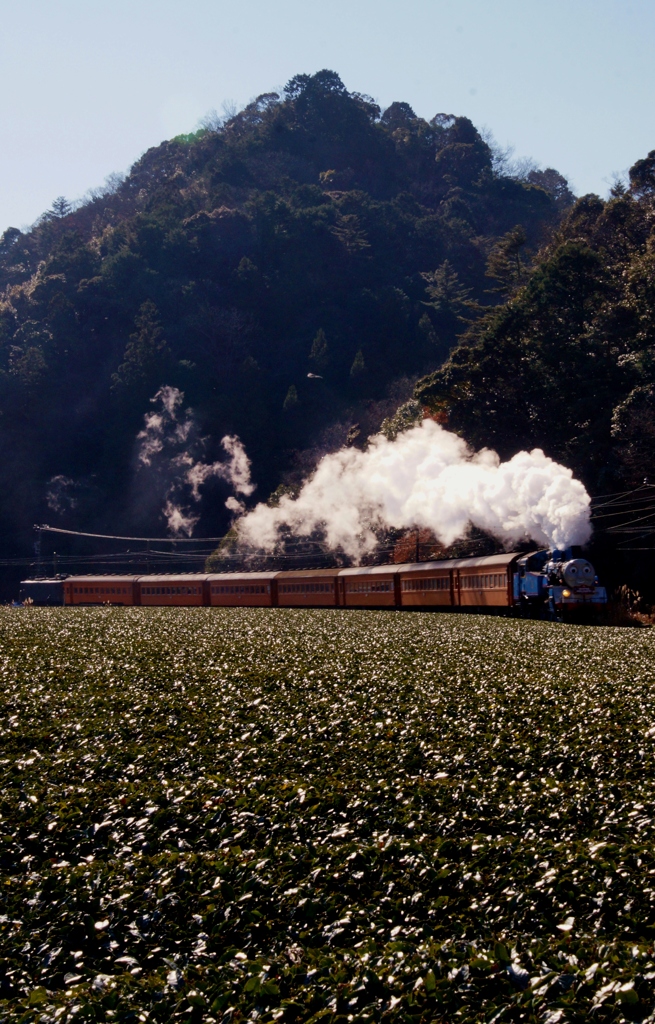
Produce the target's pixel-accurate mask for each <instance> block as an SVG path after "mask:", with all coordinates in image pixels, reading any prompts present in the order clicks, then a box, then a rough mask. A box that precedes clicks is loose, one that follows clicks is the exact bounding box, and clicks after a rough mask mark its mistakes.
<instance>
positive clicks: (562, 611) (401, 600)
mask: <svg viewBox="0 0 655 1024" xmlns="http://www.w3.org/2000/svg"><path fill="white" fill-rule="evenodd" d="M21 599H22V600H23V601H25V600H27V599H29V600H30V603H34V604H64V605H103V604H106V605H140V606H142V607H155V606H157V607H162V606H164V607H175V606H185V607H189V606H197V607H224V608H225V607H251V608H252V607H261V608H278V607H279V608H396V609H409V608H414V609H422V610H430V609H442V610H446V609H450V610H454V611H469V612H495V613H500V614H503V613H504V614H519V615H523V616H526V617H531V618H547V617H550V618H556V619H566V618H570V617H573V616H574V613H576V612H580V611H581V610H584V611H586V612H589V611H593V610H597V609H599V608H600V607H602V605H604V604H605V603H606V602H607V594H606V592H605V588H604V587H601V586H599V585H598V580H597V578H596V574H595V572H594V568H593V566H592V565H591V563H590V562H588V561H587V560H586V559H585V558H582V557H580V555H579V553H577V552H576V551H574V550H572V549H568V550H566V551H533V552H531V553H529V554H522V553H520V552H513V553H509V554H502V555H489V556H486V557H480V558H457V559H450V560H448V561H435V562H415V563H407V564H401V565H375V566H360V567H359V568H352V569H336V568H333V569H296V570H290V571H281V572H275V571H272V572H247V571H240V572H224V573H205V574H200V573H193V574H181V575H171V574H166V575H164V574H160V575H147V576H118V575H116V576H68V577H63V578H60V579H56V580H24V581H23V582H22V583H21Z"/></svg>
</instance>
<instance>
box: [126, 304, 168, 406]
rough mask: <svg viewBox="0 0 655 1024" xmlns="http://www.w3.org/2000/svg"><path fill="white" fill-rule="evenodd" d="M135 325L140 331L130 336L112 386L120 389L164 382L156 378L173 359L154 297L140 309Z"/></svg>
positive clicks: (156, 384) (137, 330)
mask: <svg viewBox="0 0 655 1024" xmlns="http://www.w3.org/2000/svg"><path fill="white" fill-rule="evenodd" d="M134 326H135V327H136V331H135V333H134V334H131V335H130V340H129V341H128V343H127V345H126V347H125V354H124V356H123V362H122V363H121V365H120V366H119V367H118V371H117V372H116V373H114V374H113V375H112V388H113V389H114V390H116V391H119V392H120V391H125V390H131V389H134V388H142V387H143V386H144V385H146V386H148V385H151V384H152V385H155V386H158V385H159V384H162V383H163V380H162V381H158V380H156V375H157V373H158V372H160V371H161V370H163V368H164V366H165V365H166V363H167V362H168V361H169V359H170V349H169V347H168V345H167V343H166V341H165V340H164V338H163V333H164V332H163V328H162V326H161V322H160V319H159V313H158V311H157V307H156V306H155V304H154V302H152V301H151V300H150V299H148V300H147V301H146V302H144V303H143V304H142V306H141V308H140V309H139V312H138V314H137V316H136V317H135V320H134Z"/></svg>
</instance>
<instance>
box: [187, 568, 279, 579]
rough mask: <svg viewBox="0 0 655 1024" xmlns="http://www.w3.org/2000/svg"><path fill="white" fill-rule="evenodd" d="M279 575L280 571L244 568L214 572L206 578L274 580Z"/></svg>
mask: <svg viewBox="0 0 655 1024" xmlns="http://www.w3.org/2000/svg"><path fill="white" fill-rule="evenodd" d="M279 575H280V574H279V573H278V572H265V571H264V570H261V571H257V572H248V570H247V569H244V570H243V571H242V572H236V571H235V572H212V573H209V575H208V576H206V577H205V578H206V579H208V580H211V581H212V582H214V581H215V580H274V579H275V577H276V576H279Z"/></svg>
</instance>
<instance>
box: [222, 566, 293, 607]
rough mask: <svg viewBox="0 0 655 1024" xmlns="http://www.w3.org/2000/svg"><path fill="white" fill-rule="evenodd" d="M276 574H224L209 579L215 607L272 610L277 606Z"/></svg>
mask: <svg viewBox="0 0 655 1024" xmlns="http://www.w3.org/2000/svg"><path fill="white" fill-rule="evenodd" d="M278 575H279V574H278V573H276V572H222V573H216V574H213V575H210V576H208V577H207V586H208V591H209V602H208V603H209V604H211V605H214V606H215V607H224V608H234V607H235V606H237V607H246V608H271V607H274V606H275V605H276V604H277V584H276V579H275V578H276V576H278Z"/></svg>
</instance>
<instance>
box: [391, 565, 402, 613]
mask: <svg viewBox="0 0 655 1024" xmlns="http://www.w3.org/2000/svg"><path fill="white" fill-rule="evenodd" d="M393 603H394V605H395V606H396V608H400V607H402V597H401V594H400V573H399V572H397V573H395V574H394V577H393Z"/></svg>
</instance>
